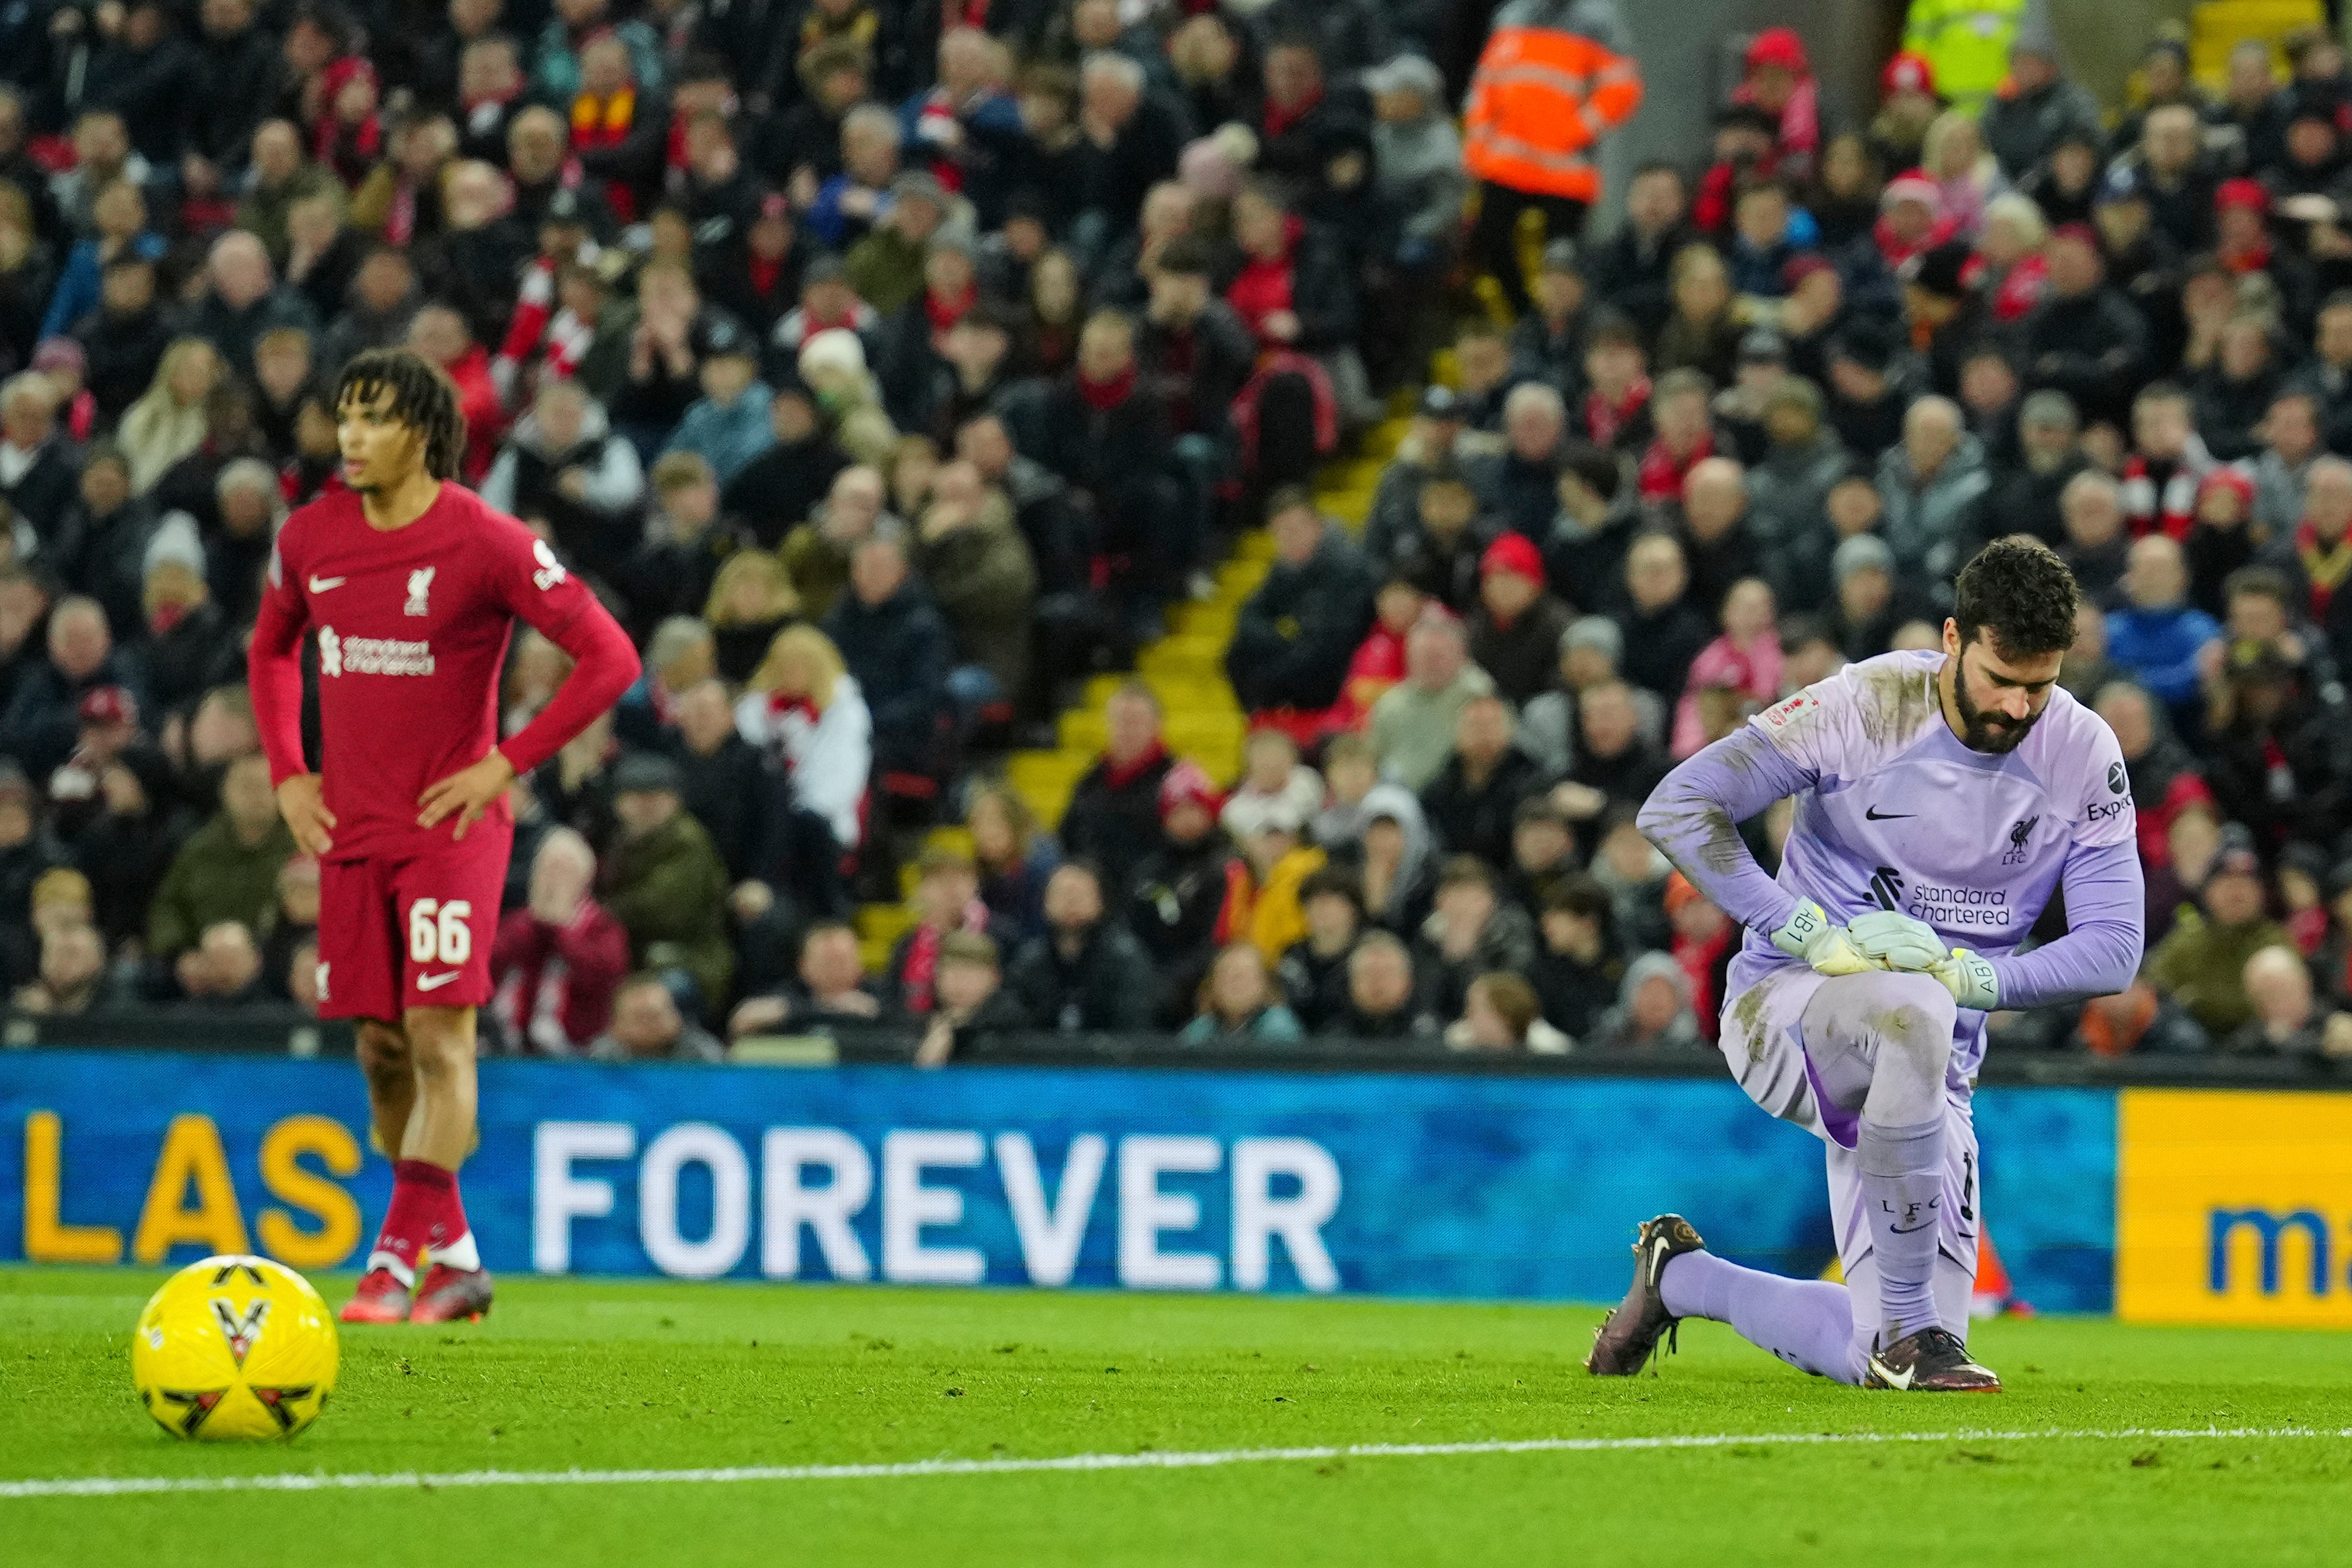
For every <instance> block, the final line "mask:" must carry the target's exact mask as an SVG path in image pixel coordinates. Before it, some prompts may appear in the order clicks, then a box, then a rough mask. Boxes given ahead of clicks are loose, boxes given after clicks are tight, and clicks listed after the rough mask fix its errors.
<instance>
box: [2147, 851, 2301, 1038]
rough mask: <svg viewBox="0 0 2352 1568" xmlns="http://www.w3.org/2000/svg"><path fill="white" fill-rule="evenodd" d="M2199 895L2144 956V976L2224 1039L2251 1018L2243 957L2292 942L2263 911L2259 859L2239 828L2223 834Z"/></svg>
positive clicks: (2212, 1034) (2286, 945)
mask: <svg viewBox="0 0 2352 1568" xmlns="http://www.w3.org/2000/svg"><path fill="white" fill-rule="evenodd" d="M2200 902H2201V903H2202V904H2203V906H2204V908H2203V910H2202V911H2201V912H2200V911H2199V910H2183V911H2182V912H2181V914H2180V917H2179V920H2178V921H2177V922H2176V923H2175V924H2174V926H2173V928H2172V934H2171V935H2170V936H2168V937H2166V938H2165V939H2164V942H2162V944H2161V945H2159V946H2158V948H2157V949H2156V951H2155V952H2152V953H2150V954H2149V955H2148V963H2147V975H2148V978H2149V979H2151V980H2153V981H2155V982H2156V984H2158V985H2159V986H2161V987H2163V989H2165V990H2166V991H2168V992H2169V993H2170V994H2172V995H2173V996H2174V997H2176V998H2177V999H2178V1000H2179V1003H2180V1005H2182V1006H2183V1007H2186V1008H2187V1009H2188V1010H2189V1016H2192V1017H2194V1018H2195V1019H2196V1020H2197V1022H2198V1023H2199V1024H2200V1026H2203V1028H2204V1029H2205V1031H2206V1033H2207V1034H2209V1035H2211V1036H2212V1037H2214V1038H2215V1039H2217V1040H2221V1039H2228V1038H2229V1037H2231V1036H2232V1035H2234V1034H2235V1033H2236V1032H2237V1031H2238V1030H2239V1029H2240V1028H2242V1027H2243V1026H2245V1025H2246V1024H2247V1023H2248V1022H2249V1021H2250V1020H2251V1019H2252V1016H2253V1004H2252V1000H2251V998H2250V997H2249V996H2248V994H2247V992H2246V961H2247V960H2248V959H2250V958H2252V956H2253V955H2254V954H2255V953H2256V952H2260V951H2261V950H2262V949H2263V948H2266V947H2291V946H2292V943H2291V942H2290V940H2289V938H2288V936H2287V933H2286V931H2284V929H2283V928H2282V927H2281V926H2280V925H2279V924H2278V923H2277V922H2276V921H2273V920H2272V919H2271V918H2270V917H2269V916H2268V915H2266V914H2265V913H2263V868H2262V861H2261V858H2259V857H2258V856H2256V854H2255V853H2254V847H2253V840H2252V836H2251V835H2249V834H2247V833H2246V831H2245V830H2244V829H2243V828H2240V827H2234V826H2233V827H2231V828H2230V829H2228V830H2227V831H2225V832H2224V834H2223V836H2222V847H2221V854H2220V855H2219V856H2217V857H2216V858H2215V859H2214V862H2213V868H2212V870H2211V871H2210V873H2209V874H2208V875H2207V877H2206V879H2205V882H2204V886H2203V887H2202V889H2200Z"/></svg>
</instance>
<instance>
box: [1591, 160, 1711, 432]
mask: <svg viewBox="0 0 2352 1568" xmlns="http://www.w3.org/2000/svg"><path fill="white" fill-rule="evenodd" d="M1687 206H1688V195H1687V192H1686V190H1685V185H1684V182H1683V174H1682V172H1681V171H1680V170H1679V169H1677V168H1675V166H1674V165H1673V164H1671V163H1645V164H1643V166H1642V167H1640V168H1639V169H1637V170H1635V171H1634V174H1633V181H1632V183H1631V184H1628V185H1627V186H1626V188H1625V220H1624V222H1623V223H1622V224H1620V225H1619V226H1617V230H1616V232H1615V233H1614V234H1612V235H1611V236H1610V237H1608V238H1607V239H1605V240H1603V241H1602V242H1601V245H1600V246H1599V247H1597V248H1595V249H1594V250H1593V251H1592V252H1591V253H1590V259H1589V273H1588V276H1589V279H1590V281H1591V285H1592V291H1593V293H1594V294H1595V295H1597V296H1598V297H1599V298H1601V299H1603V300H1608V301H1609V302H1610V303H1611V304H1612V305H1613V306H1614V307H1615V308H1616V309H1618V310H1622V311H1623V312H1624V313H1625V314H1626V315H1627V316H1629V317H1631V318H1632V319H1633V323H1634V324H1635V326H1636V327H1637V328H1638V330H1639V332H1640V334H1641V336H1642V337H1643V338H1653V337H1655V336H1656V335H1657V332H1658V330H1659V329H1660V328H1661V327H1663V326H1664V325H1665V321H1666V312H1667V310H1668V309H1669V304H1668V301H1669V298H1670V288H1669V282H1668V279H1669V277H1670V275H1671V273H1672V270H1673V267H1674V258H1675V257H1676V256H1678V255H1680V254H1681V252H1682V249H1683V247H1684V246H1685V244H1687V243H1688V242H1689V240H1690V238H1691V234H1690V230H1689V229H1688V227H1687V226H1686V224H1685V219H1686V216H1687ZM1588 433H1589V434H1590V435H1591V438H1592V439H1593V441H1594V442H1596V443H1597V444H1599V445H1601V446H1604V447H1605V446H1609V445H1612V443H1611V442H1610V441H1609V440H1607V439H1606V438H1604V437H1603V436H1602V435H1601V433H1600V432H1599V431H1589V432H1588Z"/></svg>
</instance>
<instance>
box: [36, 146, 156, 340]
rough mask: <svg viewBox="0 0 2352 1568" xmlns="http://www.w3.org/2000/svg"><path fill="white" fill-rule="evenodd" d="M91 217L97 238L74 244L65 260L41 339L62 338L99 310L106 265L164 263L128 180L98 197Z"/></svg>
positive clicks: (139, 199) (143, 204)
mask: <svg viewBox="0 0 2352 1568" xmlns="http://www.w3.org/2000/svg"><path fill="white" fill-rule="evenodd" d="M90 216H91V217H92V218H93V219H95V220H96V222H97V224H98V233H97V234H96V235H95V236H94V237H91V238H89V239H84V240H78V241H76V242H75V244H74V247H73V250H72V253H71V254H69V255H68V257H67V258H66V266H65V271H64V272H63V273H62V274H61V275H60V276H59V277H58V286H57V288H56V289H55V290H54V291H53V292H52V293H51V294H50V295H49V309H48V313H47V314H46V315H44V316H43V317H42V318H41V336H43V337H45V338H55V337H62V336H64V335H65V334H67V333H68V332H70V331H73V330H74V328H75V326H76V325H77V324H79V322H80V321H81V319H82V318H83V317H84V316H87V315H89V313H90V312H91V311H92V310H97V309H98V306H99V298H100V282H101V280H102V279H103V278H104V276H105V273H106V268H107V266H108V264H109V263H110V262H112V261H114V260H115V259H116V258H120V257H124V256H136V257H139V258H142V259H144V260H148V261H157V260H161V259H162V258H163V250H164V246H163V236H162V235H160V234H157V233H155V232H153V231H152V230H151V229H150V228H149V227H148V226H147V199H146V198H145V197H144V196H142V195H140V194H139V187H138V185H137V184H133V183H132V182H131V181H129V180H117V181H115V182H114V183H113V184H110V185H108V186H107V187H105V188H104V189H103V190H101V191H100V192H99V193H98V199H97V201H96V202H95V203H94V204H92V206H91V210H90Z"/></svg>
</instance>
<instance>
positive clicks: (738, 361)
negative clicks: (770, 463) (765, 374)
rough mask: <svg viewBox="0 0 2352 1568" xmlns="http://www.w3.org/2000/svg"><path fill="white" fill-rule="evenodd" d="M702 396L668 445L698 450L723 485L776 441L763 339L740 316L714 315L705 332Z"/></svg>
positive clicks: (670, 448)
mask: <svg viewBox="0 0 2352 1568" xmlns="http://www.w3.org/2000/svg"><path fill="white" fill-rule="evenodd" d="M701 380H702V395H701V396H700V397H698V398H696V399H695V400H694V402H693V403H692V404H691V405H688V408H687V411H686V417H685V418H683V419H681V420H679V421H678V424H677V430H676V431H674V432H673V433H672V434H671V436H670V438H669V444H668V445H667V447H664V448H663V450H664V451H666V452H693V453H696V454H698V456H700V457H701V458H702V459H703V460H704V461H705V462H707V463H709V465H710V471H711V473H712V474H713V475H714V476H716V477H717V479H718V480H719V484H720V485H721V486H724V485H726V484H727V482H728V481H729V480H730V479H733V478H734V477H735V476H736V475H737V474H740V473H741V472H742V471H743V470H744V469H745V468H750V467H751V463H752V460H753V459H754V458H758V457H759V456H760V455H761V453H763V452H765V451H766V450H767V449H768V448H769V447H772V446H774V445H775V444H776V433H775V431H774V429H773V428H772V426H771V423H770V420H769V418H768V405H769V404H770V403H771V402H772V401H773V395H772V393H770V392H769V390H768V385H767V384H766V383H765V382H763V381H761V379H760V342H759V340H758V339H757V338H755V337H753V336H752V335H751V333H750V332H749V331H746V330H745V329H744V328H742V327H741V326H740V325H738V324H737V323H736V321H734V320H733V319H732V318H730V317H726V316H714V317H713V318H712V319H711V321H709V325H708V326H707V327H706V328H705V329H704V331H703V342H702V368H701Z"/></svg>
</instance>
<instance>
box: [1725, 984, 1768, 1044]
mask: <svg viewBox="0 0 2352 1568" xmlns="http://www.w3.org/2000/svg"><path fill="white" fill-rule="evenodd" d="M1771 989H1772V982H1771V981H1770V980H1769V979H1767V980H1759V981H1758V982H1757V983H1756V984H1753V985H1751V986H1749V987H1748V989H1747V990H1745V991H1743V992H1741V993H1740V994H1739V1000H1738V1001H1737V1002H1734V1003H1733V1004H1732V1005H1731V1024H1732V1027H1734V1028H1736V1029H1738V1031H1739V1037H1740V1039H1741V1041H1742V1042H1743V1043H1744V1044H1746V1046H1747V1047H1748V1060H1749V1061H1751V1062H1760V1061H1762V1060H1763V1059H1764V1047H1765V1044H1766V1041H1767V1039H1768V1038H1769V1036H1770V1034H1771V1029H1770V1026H1769V1025H1768V1024H1767V1022H1766V1020H1765V1017H1764V1006H1765V1004H1766V1003H1767V1002H1768V1001H1769V1000H1770V998H1769V995H1768V993H1769V991H1770V990H1771Z"/></svg>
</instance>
